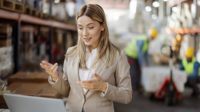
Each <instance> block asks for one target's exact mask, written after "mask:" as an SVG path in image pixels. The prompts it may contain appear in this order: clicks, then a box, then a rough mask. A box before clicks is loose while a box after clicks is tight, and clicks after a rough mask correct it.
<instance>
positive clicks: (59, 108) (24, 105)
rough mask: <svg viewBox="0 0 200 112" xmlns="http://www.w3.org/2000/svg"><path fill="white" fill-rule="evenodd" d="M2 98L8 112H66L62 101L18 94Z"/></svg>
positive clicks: (5, 95)
mask: <svg viewBox="0 0 200 112" xmlns="http://www.w3.org/2000/svg"><path fill="white" fill-rule="evenodd" d="M3 97H4V99H5V101H6V104H7V106H8V108H9V110H10V112H66V108H65V104H64V101H63V100H62V99H53V98H44V97H35V96H25V95H18V94H4V95H3Z"/></svg>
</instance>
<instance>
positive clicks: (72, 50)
mask: <svg viewBox="0 0 200 112" xmlns="http://www.w3.org/2000/svg"><path fill="white" fill-rule="evenodd" d="M76 54H77V46H72V47H69V48H68V49H67V52H66V53H65V58H67V57H71V56H74V55H76Z"/></svg>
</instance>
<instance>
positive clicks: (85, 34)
mask: <svg viewBox="0 0 200 112" xmlns="http://www.w3.org/2000/svg"><path fill="white" fill-rule="evenodd" d="M87 35H88V31H87V29H86V28H84V29H83V36H87Z"/></svg>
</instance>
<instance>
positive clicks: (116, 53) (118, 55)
mask: <svg viewBox="0 0 200 112" xmlns="http://www.w3.org/2000/svg"><path fill="white" fill-rule="evenodd" d="M111 52H112V53H113V57H116V59H117V60H119V59H120V58H121V57H124V56H126V55H125V52H124V50H123V49H120V48H118V47H117V46H115V45H111Z"/></svg>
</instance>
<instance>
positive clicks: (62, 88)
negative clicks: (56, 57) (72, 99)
mask: <svg viewBox="0 0 200 112" xmlns="http://www.w3.org/2000/svg"><path fill="white" fill-rule="evenodd" d="M66 71H67V58H65V60H64V64H63V73H62V75H59V79H58V80H57V81H56V82H55V83H50V82H49V83H50V84H51V85H52V87H53V88H54V89H56V90H57V92H58V93H59V94H60V95H62V96H66V97H67V96H68V95H69V91H70V86H69V82H68V78H67V72H66Z"/></svg>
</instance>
